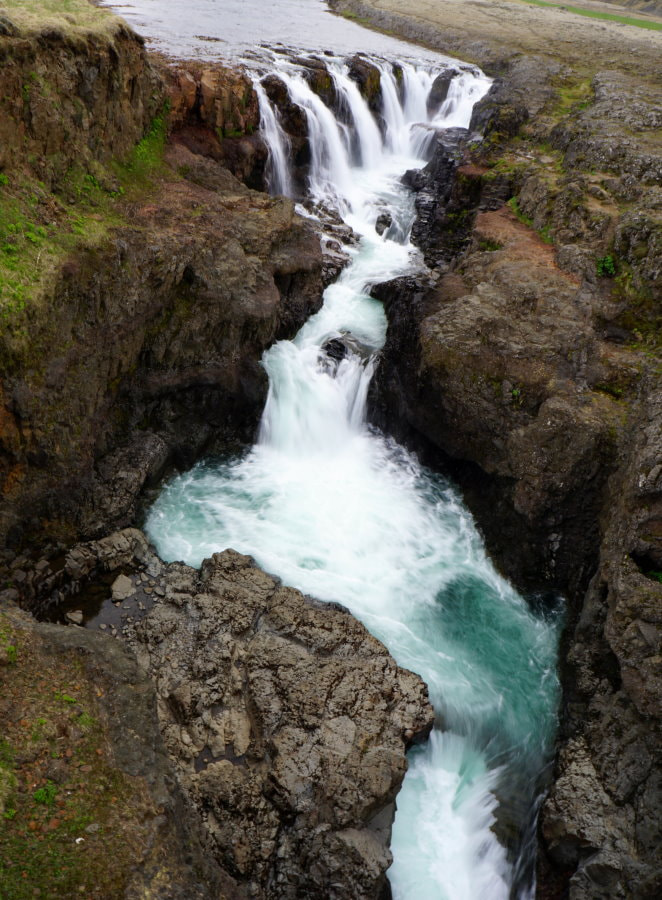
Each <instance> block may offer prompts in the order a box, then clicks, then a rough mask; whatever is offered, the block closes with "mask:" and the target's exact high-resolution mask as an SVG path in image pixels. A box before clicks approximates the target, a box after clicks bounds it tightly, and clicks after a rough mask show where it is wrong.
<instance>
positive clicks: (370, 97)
mask: <svg viewBox="0 0 662 900" xmlns="http://www.w3.org/2000/svg"><path fill="white" fill-rule="evenodd" d="M347 68H348V70H349V77H350V78H351V79H352V80H353V81H355V82H356V83H357V84H358V86H359V90H360V91H361V96H362V97H363V99H364V100H365V101H366V102H367V104H368V107H369V108H370V109H371V110H372V112H373V113H374V114H375V115H379V114H380V113H381V102H382V88H381V73H380V71H379V69H378V68H377V66H375V65H374V64H373V63H371V62H369V61H368V60H367V59H365V57H363V56H361V55H360V54H358V53H357V54H356V55H355V56H352V57H351V58H350V59H348V60H347Z"/></svg>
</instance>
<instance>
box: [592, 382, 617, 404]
mask: <svg viewBox="0 0 662 900" xmlns="http://www.w3.org/2000/svg"><path fill="white" fill-rule="evenodd" d="M593 390H594V391H598V392H599V393H601V394H607V395H608V396H609V397H613V398H614V400H620V399H621V397H622V396H623V393H624V390H625V389H624V388H623V387H622V386H620V385H618V384H615V383H613V382H604V381H601V382H600V383H599V384H596V385H595V386H594V387H593Z"/></svg>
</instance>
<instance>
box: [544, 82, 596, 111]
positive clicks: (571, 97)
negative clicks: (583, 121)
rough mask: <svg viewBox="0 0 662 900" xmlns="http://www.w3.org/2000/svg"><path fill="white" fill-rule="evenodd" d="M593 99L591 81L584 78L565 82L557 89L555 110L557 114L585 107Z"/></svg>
mask: <svg viewBox="0 0 662 900" xmlns="http://www.w3.org/2000/svg"><path fill="white" fill-rule="evenodd" d="M592 101H593V88H592V87H591V81H590V79H588V78H584V79H583V80H581V81H575V82H573V83H572V84H567V83H566V84H565V85H563V86H562V87H560V88H559V89H558V102H557V104H556V107H555V110H554V111H555V112H556V113H557V114H558V115H565V114H566V113H568V112H570V111H571V110H572V111H577V110H580V109H586V107H587V106H589V105H590V104H591V103H592Z"/></svg>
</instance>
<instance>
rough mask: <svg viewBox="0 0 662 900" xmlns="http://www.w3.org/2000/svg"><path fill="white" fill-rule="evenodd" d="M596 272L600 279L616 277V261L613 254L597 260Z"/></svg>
mask: <svg viewBox="0 0 662 900" xmlns="http://www.w3.org/2000/svg"><path fill="white" fill-rule="evenodd" d="M595 272H596V275H598V277H599V278H613V277H614V276H615V275H616V260H615V259H614V257H613V256H612V255H611V253H609V254H607V256H600V257H598V259H596V261H595Z"/></svg>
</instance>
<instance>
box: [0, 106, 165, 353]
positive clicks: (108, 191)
mask: <svg viewBox="0 0 662 900" xmlns="http://www.w3.org/2000/svg"><path fill="white" fill-rule="evenodd" d="M167 112H168V110H167V108H164V109H163V111H162V113H161V114H160V115H159V116H157V117H156V118H155V119H154V120H153V121H152V124H151V127H150V128H149V130H148V132H147V134H146V135H145V137H144V138H143V139H142V140H141V141H140V142H139V143H138V144H137V145H136V146H135V147H134V149H133V151H132V152H131V153H130V154H129V156H128V158H127V159H125V160H123V161H121V162H120V161H116V162H114V163H113V164H111V165H110V166H109V167H107V168H106V169H102V167H100V166H98V169H97V170H96V174H92V173H91V172H88V171H85V170H84V169H82V168H80V167H76V166H74V167H73V168H71V169H70V170H69V172H68V173H67V174H66V176H65V177H64V178H63V180H62V181H61V183H60V184H59V186H58V188H57V190H55V191H49V190H48V189H47V188H46V187H45V186H44V185H43V184H42V183H40V182H37V181H35V180H34V179H31V178H30V177H29V176H27V175H19V174H18V173H16V174H12V176H11V178H10V177H9V176H6V178H5V179H4V180H3V181H2V182H0V332H4V337H5V340H7V339H9V340H10V342H11V343H12V346H14V345H17V344H21V343H23V344H25V343H26V340H27V321H28V319H29V318H30V315H31V311H32V306H33V305H34V304H35V303H37V302H39V298H40V297H41V296H42V295H43V294H44V290H43V289H44V287H45V286H46V285H47V284H48V283H49V281H50V279H51V278H52V276H53V273H55V272H57V271H59V269H60V268H61V265H62V262H63V261H64V260H66V259H67V258H68V257H70V256H71V255H72V254H74V253H76V252H78V251H80V250H81V249H84V248H89V247H96V246H99V245H100V243H101V242H102V241H103V239H104V238H105V236H106V235H107V234H108V233H109V231H110V230H111V229H112V228H113V227H116V226H118V225H120V224H122V223H123V222H124V221H125V218H124V217H125V211H126V206H127V203H131V202H135V201H136V200H138V199H140V198H141V197H142V196H144V195H145V194H146V193H148V192H149V191H150V190H151V189H152V187H153V185H154V183H155V181H156V179H158V177H159V176H160V175H161V173H162V171H163V150H164V147H165V142H166V118H167ZM14 349H15V347H14ZM0 355H1V354H0Z"/></svg>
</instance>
